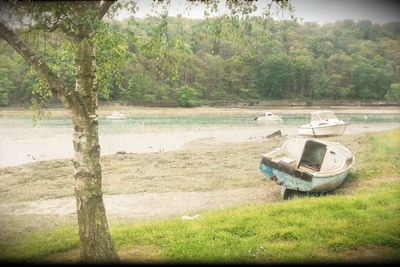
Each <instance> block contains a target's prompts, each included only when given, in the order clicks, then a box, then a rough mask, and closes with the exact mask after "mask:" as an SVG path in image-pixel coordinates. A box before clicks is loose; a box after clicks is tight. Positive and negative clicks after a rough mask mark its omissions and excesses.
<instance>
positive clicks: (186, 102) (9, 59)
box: [0, 18, 400, 106]
mask: <svg viewBox="0 0 400 267" xmlns="http://www.w3.org/2000/svg"><path fill="white" fill-rule="evenodd" d="M108 30H109V31H110V30H111V32H113V33H120V34H119V35H118V36H119V37H118V38H117V37H116V38H114V39H112V40H114V41H115V42H114V43H109V44H99V45H100V46H101V47H102V49H103V50H104V51H108V54H107V53H103V54H102V57H103V58H102V57H100V58H102V60H103V61H104V57H107V56H112V53H113V52H114V53H116V52H118V53H121V51H122V50H121V49H120V48H121V47H125V48H126V50H125V52H124V53H126V56H125V58H126V61H125V62H124V64H123V66H122V65H121V66H115V68H117V71H116V73H112V75H113V76H114V79H113V81H112V83H111V84H108V85H104V86H103V89H102V94H101V99H100V100H110V101H121V102H125V103H129V104H135V105H170V106H174V105H180V106H195V105H199V104H201V103H208V104H209V103H212V102H213V101H228V102H235V101H248V102H250V103H254V102H256V101H258V100H270V99H293V98H297V99H303V100H312V99H358V100H387V101H399V100H400V22H392V23H387V24H384V25H379V24H373V23H371V22H370V21H359V22H354V21H352V20H345V21H340V22H336V23H334V24H326V25H323V26H319V25H318V24H315V23H304V24H299V23H297V22H294V21H279V22H277V21H272V20H261V19H259V18H252V19H251V20H246V21H239V20H237V19H232V18H221V19H219V20H207V21H205V20H189V19H184V18H164V19H163V18H146V19H143V20H136V21H135V22H129V23H128V22H113V23H112V25H111V28H110V29H108ZM44 40H45V41H46V40H47V43H38V44H37V46H38V49H39V50H40V49H41V50H43V56H46V53H47V54H50V53H53V54H57V55H58V58H59V59H60V60H58V61H57V60H55V61H56V62H53V66H54V67H55V68H59V73H61V74H62V75H64V76H65V77H64V79H65V80H66V82H67V84H69V85H70V86H73V73H69V72H68V64H69V65H70V64H73V60H72V59H71V58H70V54H72V53H70V51H69V50H68V47H66V46H63V45H60V44H57V42H56V41H57V37H56V36H52V35H51V34H50V33H48V34H47V39H44ZM155 43H157V44H161V45H154V44H155ZM46 45H47V46H46ZM52 45H53V46H52ZM116 45H118V46H119V50H118V51H114V50H115V46H116ZM110 51H111V52H110ZM60 55H62V56H60ZM99 64H101V63H100V62H99ZM64 69H65V70H64ZM110 73H111V72H110ZM104 75H106V74H104ZM38 86H41V84H40V82H39V83H38V79H37V76H36V75H35V73H33V72H31V71H30V70H29V69H28V67H27V66H26V64H25V63H24V61H23V60H22V58H20V57H19V56H18V55H17V54H16V52H15V51H13V49H12V48H10V47H9V46H8V45H7V44H5V43H4V42H0V105H3V106H5V105H10V104H29V103H30V102H31V98H32V97H33V99H34V104H37V103H38V102H40V101H44V99H46V98H48V97H49V95H43V93H42V92H43V90H38V89H37V87H38ZM38 92H41V93H38ZM54 101H56V100H54Z"/></svg>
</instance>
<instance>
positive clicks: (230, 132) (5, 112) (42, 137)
mask: <svg viewBox="0 0 400 267" xmlns="http://www.w3.org/2000/svg"><path fill="white" fill-rule="evenodd" d="M324 108H329V107H324ZM319 109H320V107H313V108H309V107H307V108H293V107H280V108H279V109H278V108H276V107H275V108H272V109H271V111H273V112H274V113H276V114H309V113H310V112H312V111H315V110H319ZM330 109H332V110H334V111H335V113H336V114H341V113H346V114H391V115H392V116H393V114H394V115H396V114H398V115H399V116H400V108H398V107H353V108H352V107H330ZM112 110H119V111H121V112H123V113H124V114H126V115H127V116H143V115H146V116H158V115H159V116H166V115H167V116H176V117H177V118H179V116H187V115H193V116H203V115H215V116H219V115H221V116H225V115H226V116H231V115H232V116H242V117H243V120H250V121H252V122H254V121H253V119H254V117H256V116H257V115H260V113H261V112H262V111H263V110H257V109H243V108H210V107H202V108H193V109H184V108H134V107H124V106H122V107H103V108H100V110H99V112H98V113H99V117H105V116H106V115H108V114H110V112H111V111H112ZM50 114H51V118H57V117H60V116H67V115H68V114H67V112H66V111H65V110H62V109H54V110H50ZM31 115H32V112H31V111H27V110H18V109H0V125H1V124H2V125H3V127H0V168H3V167H8V166H17V165H20V164H25V163H31V162H38V161H46V160H53V159H71V158H73V147H72V129H71V127H70V126H69V125H67V124H66V125H64V124H61V125H60V126H58V127H48V126H47V127H45V126H42V127H33V126H32V124H31V122H30V121H29V118H30V116H31ZM13 118H14V120H13ZM19 118H24V120H23V122H24V123H22V122H21V120H18V119H19ZM63 123H67V122H66V120H64V121H63ZM14 124H15V125H14ZM298 126H299V125H298V124H293V123H292V124H281V123H269V124H265V123H258V124H253V125H252V124H244V125H227V124H221V125H215V124H211V125H188V126H182V125H180V126H179V125H170V126H165V125H164V126H151V125H140V126H137V125H133V126H132V125H129V127H128V126H126V127H124V128H123V129H124V130H122V131H114V132H113V131H111V130H110V129H111V128H112V127H121V122H118V121H117V122H115V124H111V125H107V126H103V125H101V124H100V129H102V127H108V128H107V129H108V132H107V133H104V132H102V131H100V145H101V154H102V155H112V154H115V153H116V152H118V151H125V152H128V153H152V152H167V151H173V150H177V149H182V148H183V147H184V146H185V145H186V144H188V143H191V142H194V141H196V140H200V139H208V140H212V141H217V142H220V143H223V142H224V143H227V142H245V141H249V140H253V141H256V140H259V139H260V138H262V137H264V136H266V135H268V134H270V133H272V132H274V131H277V130H281V131H282V133H283V134H284V135H287V136H296V134H297V127H298ZM396 128H400V123H399V122H391V123H371V122H370V123H357V124H351V125H350V126H348V127H347V129H346V132H345V134H346V135H348V134H357V133H364V132H375V131H383V130H390V129H396Z"/></svg>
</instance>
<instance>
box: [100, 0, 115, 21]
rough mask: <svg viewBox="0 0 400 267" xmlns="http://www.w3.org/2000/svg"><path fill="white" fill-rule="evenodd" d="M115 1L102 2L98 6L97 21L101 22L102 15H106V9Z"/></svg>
mask: <svg viewBox="0 0 400 267" xmlns="http://www.w3.org/2000/svg"><path fill="white" fill-rule="evenodd" d="M115 2H116V1H115V0H107V1H103V3H101V4H100V7H99V19H100V20H101V19H102V18H103V17H104V15H105V14H106V13H107V11H108V9H110V7H111V6H112V5H113V4H114V3H115Z"/></svg>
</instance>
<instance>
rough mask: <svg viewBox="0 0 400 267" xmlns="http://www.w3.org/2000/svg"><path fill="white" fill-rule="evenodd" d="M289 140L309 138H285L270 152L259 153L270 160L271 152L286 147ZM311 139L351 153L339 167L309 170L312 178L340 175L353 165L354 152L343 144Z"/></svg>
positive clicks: (305, 139)
mask: <svg viewBox="0 0 400 267" xmlns="http://www.w3.org/2000/svg"><path fill="white" fill-rule="evenodd" d="M289 140H302V141H307V140H309V139H307V138H292V139H287V140H285V142H284V143H283V144H282V146H280V147H278V148H276V149H274V150H273V151H270V152H268V153H265V154H263V155H261V157H262V158H269V159H270V160H272V158H271V157H270V156H269V155H270V154H272V153H275V152H277V151H279V150H282V149H284V148H285V147H286V145H287V143H288V142H289ZM313 140H314V141H316V142H319V143H322V144H324V145H326V146H328V145H330V146H338V147H341V148H343V149H344V150H345V151H346V152H347V153H348V154H350V155H351V157H349V158H347V159H346V160H344V162H343V164H342V165H341V166H340V167H338V168H336V169H334V170H329V171H323V172H321V171H319V172H315V171H309V173H310V174H311V175H312V176H313V178H314V177H315V178H330V177H332V176H337V175H340V174H342V173H343V172H346V171H348V170H349V169H350V168H351V167H353V165H354V163H355V157H354V154H353V153H352V152H351V151H350V150H349V149H347V148H346V147H345V146H343V145H341V144H339V143H337V142H330V141H324V140H318V139H313ZM303 149H304V148H303ZM350 159H351V162H350V164H348V163H347V162H348V161H349V160H350ZM296 162H297V160H296ZM346 164H348V165H347V166H346ZM274 169H275V168H274ZM296 169H297V168H296ZM295 178H298V177H295ZM299 179H300V178H299Z"/></svg>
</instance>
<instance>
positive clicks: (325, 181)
mask: <svg viewBox="0 0 400 267" xmlns="http://www.w3.org/2000/svg"><path fill="white" fill-rule="evenodd" d="M354 162H355V158H354V155H353V153H351V152H350V151H349V150H348V149H347V148H345V147H344V146H343V145H341V144H339V143H334V142H328V141H322V140H318V139H314V140H313V139H303V138H291V139H288V140H286V141H285V143H284V144H283V145H282V146H281V147H280V148H278V149H275V150H273V151H271V152H269V153H266V154H264V155H262V158H261V162H260V170H261V172H262V173H263V174H265V175H266V176H267V177H269V178H270V179H271V180H273V181H275V182H276V183H277V184H279V185H281V186H282V192H281V194H282V197H283V198H284V199H287V198H289V197H290V196H291V195H292V194H293V193H295V192H296V191H300V192H328V191H332V190H334V189H336V188H337V187H339V186H340V185H341V184H342V183H343V181H344V180H345V178H346V177H347V174H348V172H349V170H350V168H351V167H352V166H353V164H354Z"/></svg>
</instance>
